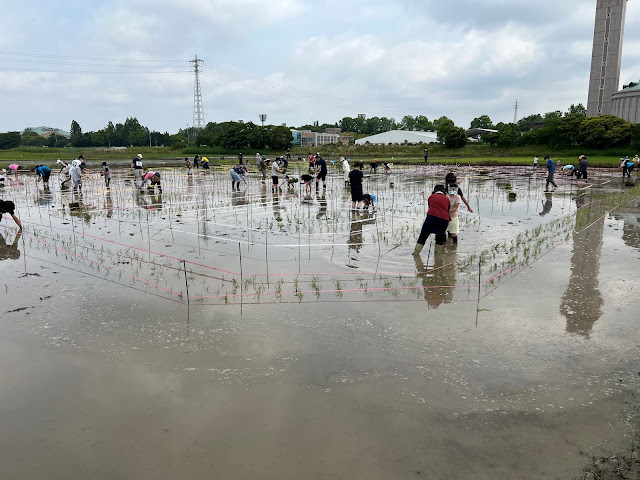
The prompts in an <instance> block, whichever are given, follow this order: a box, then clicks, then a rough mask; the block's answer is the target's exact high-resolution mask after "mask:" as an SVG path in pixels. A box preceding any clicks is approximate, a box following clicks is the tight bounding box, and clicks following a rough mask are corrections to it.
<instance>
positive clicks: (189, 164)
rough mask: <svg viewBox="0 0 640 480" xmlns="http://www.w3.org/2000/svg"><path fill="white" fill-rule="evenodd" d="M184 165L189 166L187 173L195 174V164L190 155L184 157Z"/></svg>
mask: <svg viewBox="0 0 640 480" xmlns="http://www.w3.org/2000/svg"><path fill="white" fill-rule="evenodd" d="M184 166H185V167H187V175H193V171H192V170H193V164H192V163H191V160H189V157H184Z"/></svg>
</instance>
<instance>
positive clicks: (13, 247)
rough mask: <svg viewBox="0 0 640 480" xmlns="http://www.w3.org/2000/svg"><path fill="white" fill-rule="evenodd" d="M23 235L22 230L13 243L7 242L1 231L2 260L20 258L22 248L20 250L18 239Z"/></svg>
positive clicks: (0, 255) (0, 252) (0, 259)
mask: <svg viewBox="0 0 640 480" xmlns="http://www.w3.org/2000/svg"><path fill="white" fill-rule="evenodd" d="M21 236H22V232H18V233H17V234H16V236H15V237H14V239H13V242H12V243H11V244H7V242H6V240H5V238H4V236H3V235H2V233H0V261H2V260H17V259H19V258H20V250H18V241H19V240H20V237H21Z"/></svg>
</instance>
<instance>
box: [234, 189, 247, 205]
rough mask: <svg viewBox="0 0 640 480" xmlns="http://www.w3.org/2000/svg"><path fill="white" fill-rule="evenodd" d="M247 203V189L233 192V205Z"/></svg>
mask: <svg viewBox="0 0 640 480" xmlns="http://www.w3.org/2000/svg"><path fill="white" fill-rule="evenodd" d="M246 204H247V192H246V190H245V191H244V192H242V193H240V190H238V191H237V192H233V193H232V194H231V205H233V206H234V207H239V206H242V205H246Z"/></svg>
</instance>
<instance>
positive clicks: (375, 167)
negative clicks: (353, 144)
mask: <svg viewBox="0 0 640 480" xmlns="http://www.w3.org/2000/svg"><path fill="white" fill-rule="evenodd" d="M379 165H380V164H379V163H378V162H371V163H370V164H369V173H377V171H378V166H379Z"/></svg>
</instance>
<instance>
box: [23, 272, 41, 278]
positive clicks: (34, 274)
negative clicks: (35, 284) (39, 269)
mask: <svg viewBox="0 0 640 480" xmlns="http://www.w3.org/2000/svg"><path fill="white" fill-rule="evenodd" d="M29 276H33V277H39V276H40V274H39V273H24V274H22V275H20V276H19V277H18V278H24V277H29Z"/></svg>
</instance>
